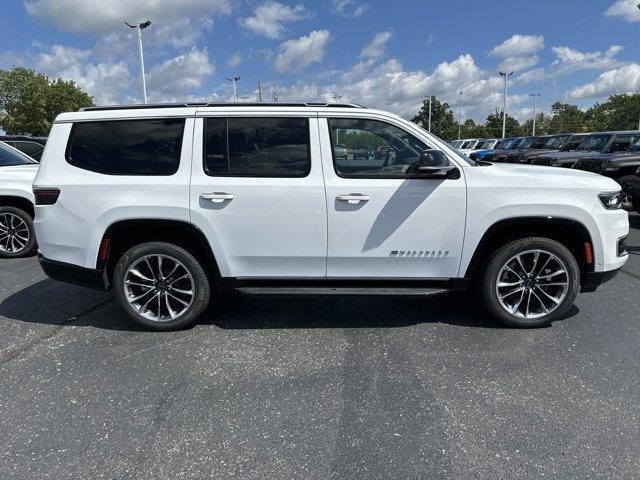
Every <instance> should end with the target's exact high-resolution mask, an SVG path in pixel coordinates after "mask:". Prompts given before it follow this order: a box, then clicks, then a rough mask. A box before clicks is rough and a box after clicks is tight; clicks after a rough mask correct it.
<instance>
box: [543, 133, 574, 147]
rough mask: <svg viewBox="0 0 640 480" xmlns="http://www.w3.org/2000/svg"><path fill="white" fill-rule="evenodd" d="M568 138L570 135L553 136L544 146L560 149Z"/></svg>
mask: <svg viewBox="0 0 640 480" xmlns="http://www.w3.org/2000/svg"><path fill="white" fill-rule="evenodd" d="M567 138H569V135H562V136H559V137H551V138H550V139H549V140H547V143H545V144H544V148H548V149H549V150H558V149H559V148H560V147H561V146H562V144H563V143H564V142H565V141H566V140H567Z"/></svg>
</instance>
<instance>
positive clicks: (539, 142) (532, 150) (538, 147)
mask: <svg viewBox="0 0 640 480" xmlns="http://www.w3.org/2000/svg"><path fill="white" fill-rule="evenodd" d="M569 137H571V134H569V133H565V134H561V135H541V136H538V137H534V139H533V141H532V142H531V144H530V145H529V148H527V149H522V150H516V151H513V152H510V153H509V154H508V155H507V158H506V159H505V163H529V161H530V160H531V159H532V158H534V157H537V156H538V155H543V154H545V153H553V152H557V151H558V150H560V149H561V148H562V146H563V145H564V144H565V143H566V142H567V140H568V139H569Z"/></svg>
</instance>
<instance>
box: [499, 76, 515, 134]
mask: <svg viewBox="0 0 640 480" xmlns="http://www.w3.org/2000/svg"><path fill="white" fill-rule="evenodd" d="M499 73H500V76H501V77H504V98H503V99H502V138H505V136H506V131H507V78H509V77H510V76H511V75H513V72H511V73H507V72H499Z"/></svg>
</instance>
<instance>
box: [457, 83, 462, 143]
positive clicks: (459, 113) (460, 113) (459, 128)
mask: <svg viewBox="0 0 640 480" xmlns="http://www.w3.org/2000/svg"><path fill="white" fill-rule="evenodd" d="M461 116H462V92H460V100H459V101H458V140H460V132H461V129H462V125H461V124H460V117H461Z"/></svg>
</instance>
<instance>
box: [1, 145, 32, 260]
mask: <svg viewBox="0 0 640 480" xmlns="http://www.w3.org/2000/svg"><path fill="white" fill-rule="evenodd" d="M37 172H38V163H37V162H36V161H35V160H33V159H32V158H31V157H29V156H27V155H25V154H24V153H22V152H21V151H20V150H18V149H16V148H14V147H12V146H10V145H7V144H6V143H4V142H0V258H17V257H25V256H28V255H31V254H33V253H34V252H35V250H36V240H35V235H34V233H33V214H34V212H33V204H34V201H33V192H32V190H31V184H32V183H33V179H34V178H35V176H36V173H37Z"/></svg>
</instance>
